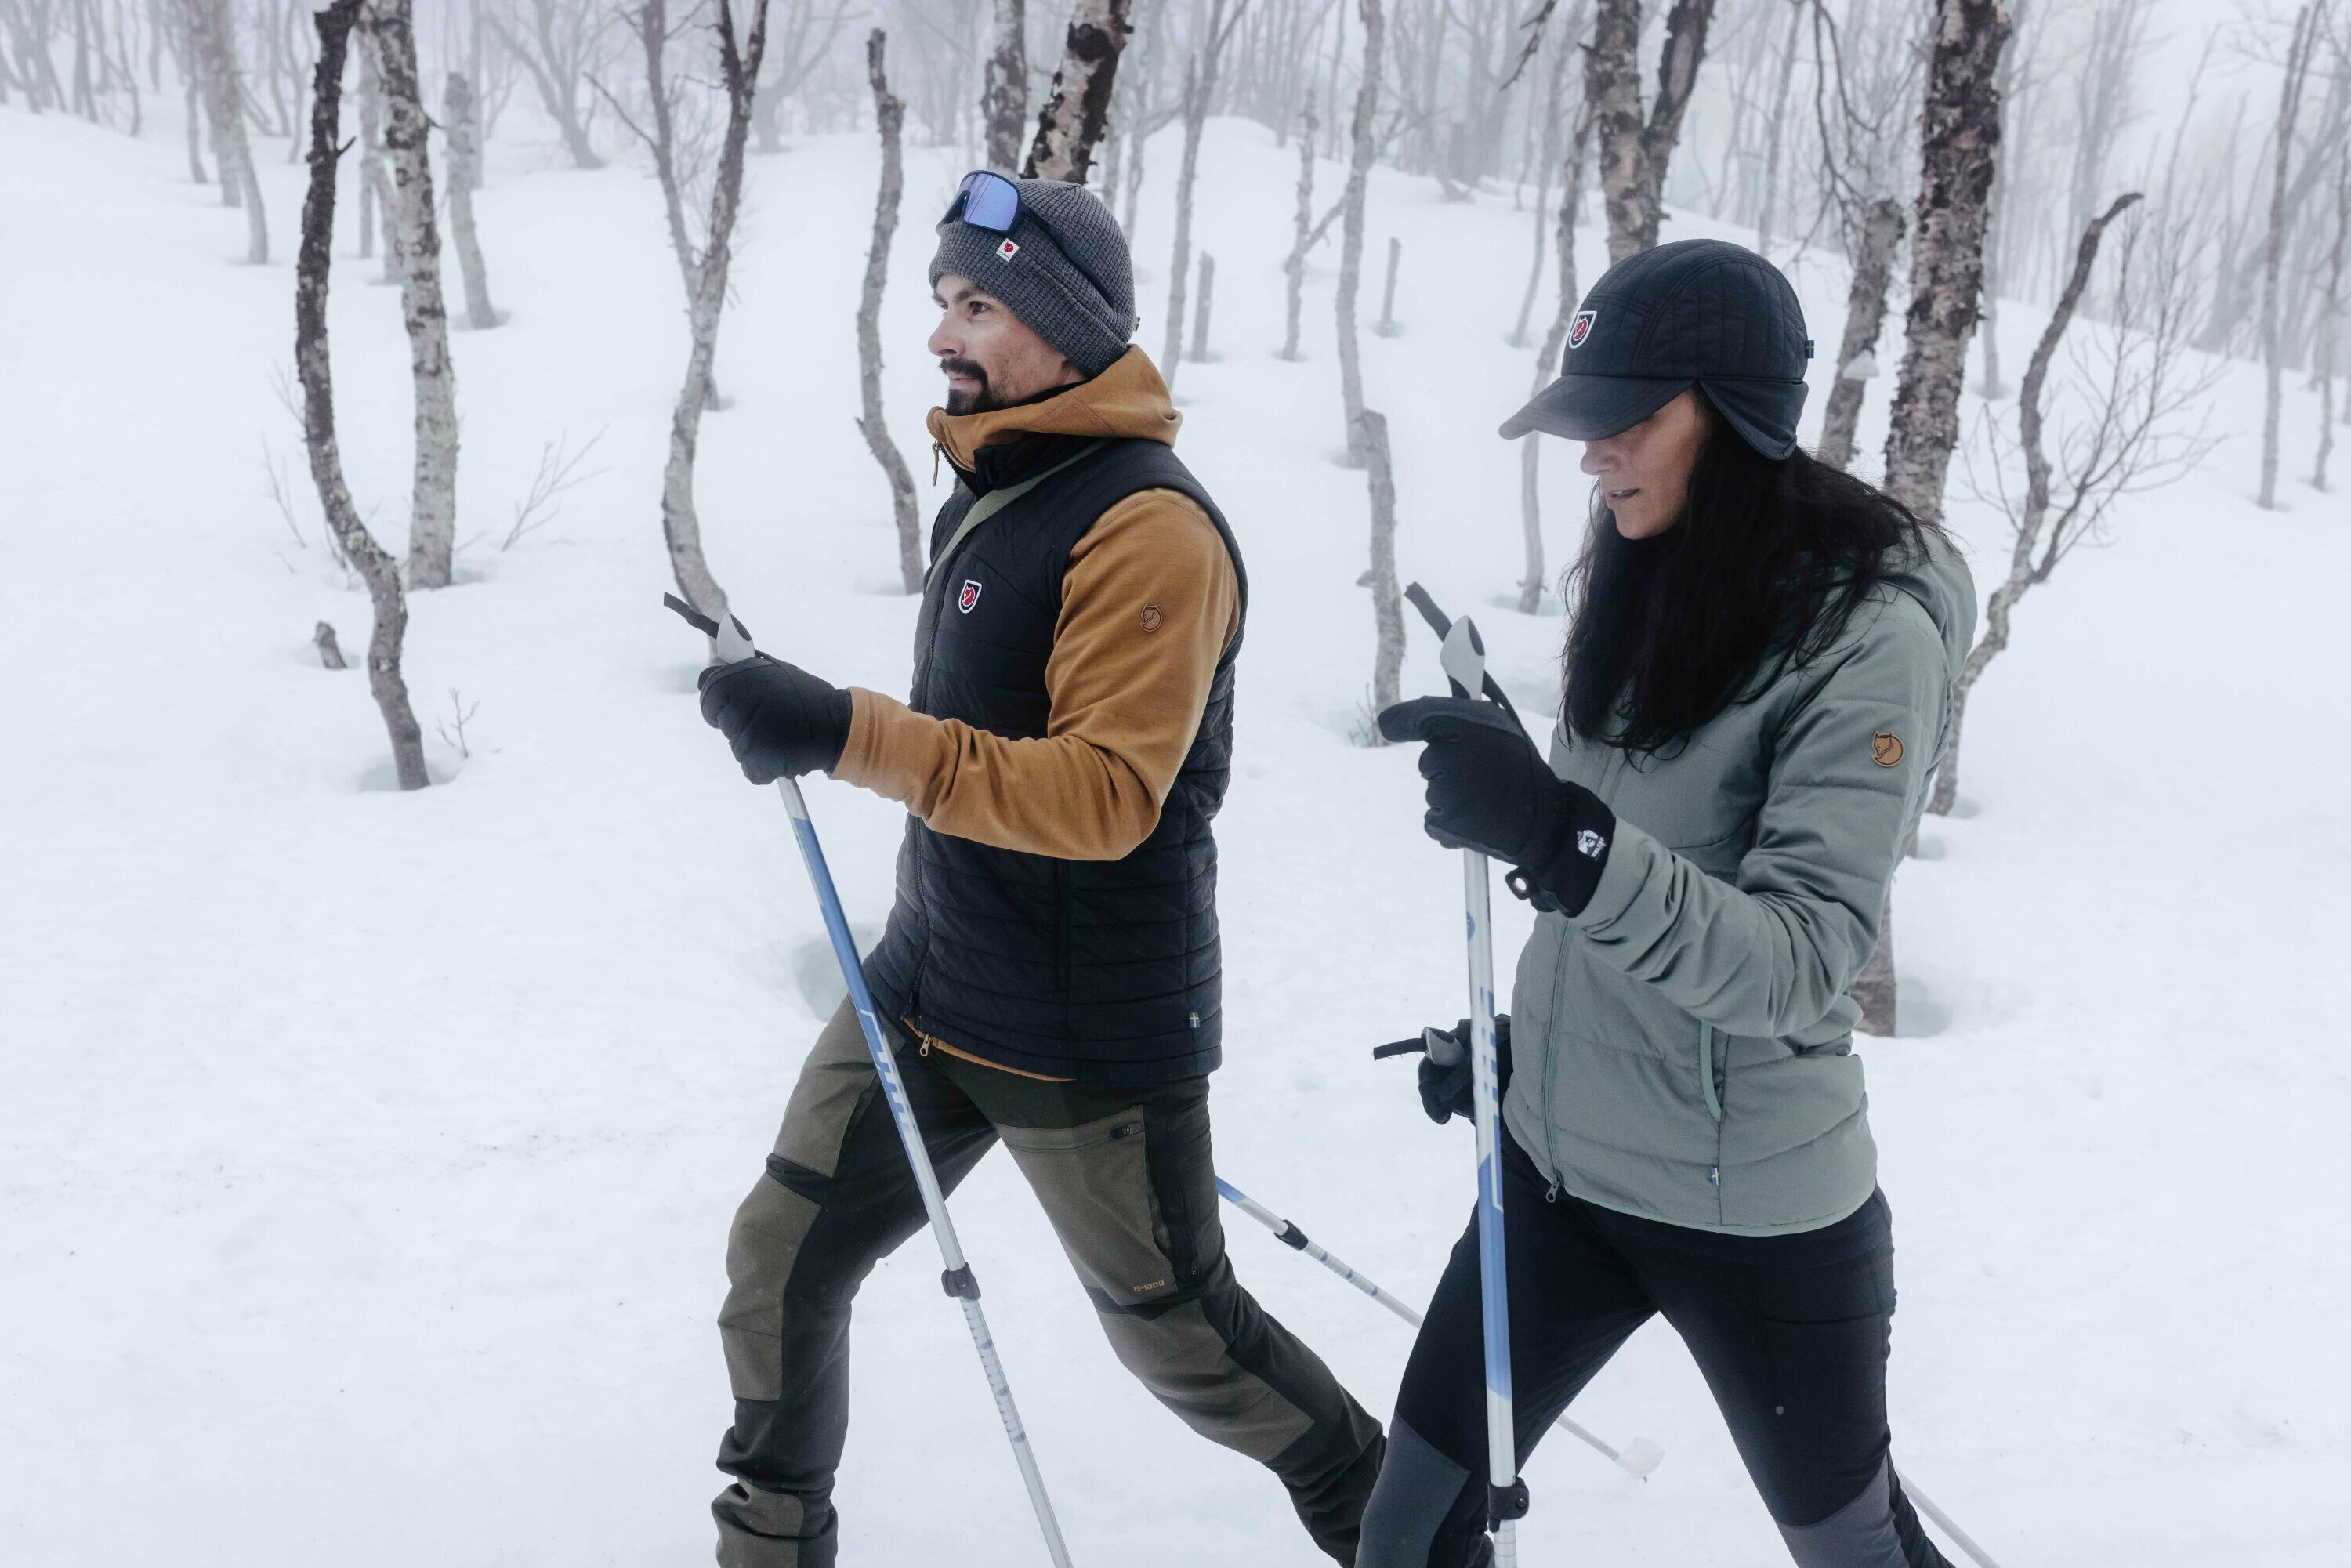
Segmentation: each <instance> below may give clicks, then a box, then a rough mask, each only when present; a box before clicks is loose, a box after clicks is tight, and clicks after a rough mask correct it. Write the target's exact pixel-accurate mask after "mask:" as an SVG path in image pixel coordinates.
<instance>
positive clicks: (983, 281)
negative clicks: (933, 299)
mask: <svg viewBox="0 0 2351 1568" xmlns="http://www.w3.org/2000/svg"><path fill="white" fill-rule="evenodd" d="M1012 183H1013V184H1014V185H1015V186H1016V187H1017V188H1018V189H1019V192H1020V213H1019V216H1018V217H1016V218H1015V219H1014V220H1013V223H1012V230H1011V232H1010V233H1009V234H998V233H997V232H996V231H995V230H993V229H983V228H975V227H974V226H973V225H970V224H967V223H965V222H964V221H963V220H962V219H961V218H959V217H957V218H949V219H948V220H946V222H945V223H942V224H940V225H939V229H938V232H939V249H938V254H937V255H936V256H932V257H931V282H932V284H933V285H934V286H936V284H937V283H938V281H939V277H940V275H941V274H943V273H948V272H954V273H960V274H962V275H963V276H964V277H968V278H970V279H971V280H972V281H973V282H974V283H977V284H978V285H979V286H980V287H982V288H984V289H986V290H987V292H988V293H990V294H993V295H994V296H996V298H998V299H1001V300H1002V301H1004V303H1005V304H1006V305H1007V306H1008V307H1010V308H1011V310H1012V313H1013V314H1014V315H1015V316H1018V317H1019V318H1020V319H1021V320H1023V321H1025V322H1027V323H1028V324H1029V329H1031V330H1033V331H1034V332H1035V333H1036V334H1037V335H1038V336H1039V337H1040V338H1042V339H1044V340H1045V341H1047V342H1048V343H1050V344H1051V345H1052V346H1053V348H1054V350H1055V351H1057V352H1058V353H1060V354H1061V357H1062V358H1063V359H1065V360H1067V361H1070V363H1071V364H1073V365H1075V366H1077V367H1078V369H1080V370H1081V371H1085V373H1086V374H1088V375H1089V376H1098V375H1100V374H1102V371H1106V370H1108V369H1110V367H1111V365H1112V363H1113V361H1116V360H1117V358H1118V357H1119V356H1120V355H1121V354H1123V353H1125V352H1126V343H1127V340H1128V339H1129V338H1131V337H1133V336H1134V328H1135V319H1134V263H1133V262H1131V261H1130V260H1129V259H1128V258H1127V254H1126V236H1125V235H1122V234H1120V233H1119V232H1118V222H1117V220H1116V219H1114V218H1113V217H1112V216H1111V215H1110V209H1109V208H1108V207H1106V206H1104V205H1102V202H1101V200H1100V199H1099V198H1097V197H1096V196H1095V195H1094V193H1092V191H1089V190H1087V189H1086V188H1085V187H1084V186H1083V185H1073V184H1071V183H1069V182H1068V181H1066V180H1015V181H1013V182H1012Z"/></svg>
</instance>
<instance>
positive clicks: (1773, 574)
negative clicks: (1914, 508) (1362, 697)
mask: <svg viewBox="0 0 2351 1568" xmlns="http://www.w3.org/2000/svg"><path fill="white" fill-rule="evenodd" d="M1569 343H1570V346H1569V348H1568V350H1567V352H1566V356H1565V360H1564V362H1563V364H1562V372H1561V376H1560V379H1559V380H1558V381H1557V382H1553V383H1552V385H1551V386H1550V387H1548V388H1546V389H1544V391H1543V392H1541V394H1539V395H1538V396H1537V397H1536V398H1535V400H1534V401H1533V402H1531V403H1529V404H1528V405H1527V407H1526V408H1525V409H1523V410H1521V411H1520V413H1518V414H1517V415H1516V416H1515V417H1514V418H1512V420H1511V421H1510V423H1508V424H1505V425H1504V426H1503V427H1502V434H1504V435H1506V436H1516V435H1520V434H1525V433H1526V432H1528V431H1530V430H1540V431H1545V432H1549V433H1551V434H1556V435H1564V436H1567V437H1569V438H1570V439H1572V440H1577V441H1582V442H1584V443H1586V446H1585V453H1584V458H1583V469H1584V472H1586V473H1588V474H1590V475H1592V476H1593V478H1594V481H1595V494H1594V497H1593V520H1592V528H1591V532H1590V535H1589V537H1588V538H1587V541H1586V543H1585V546H1584V549H1583V558H1582V559H1581V560H1580V561H1579V562H1578V563H1577V565H1576V567H1575V570H1574V571H1573V574H1572V576H1571V580H1572V582H1573V587H1574V603H1573V620H1572V622H1571V623H1570V630H1569V633H1568V639H1567V651H1566V660H1565V664H1566V671H1565V701H1564V703H1563V704H1562V712H1561V715H1560V722H1559V725H1558V727H1557V730H1556V731H1555V733H1554V734H1553V735H1552V741H1551V758H1550V761H1549V764H1548V765H1546V764H1545V762H1544V759H1543V758H1542V757H1541V755H1540V754H1538V753H1537V751H1536V750H1535V748H1534V747H1533V745H1532V744H1531V742H1530V741H1529V740H1528V739H1527V738H1526V737H1525V736H1524V735H1523V734H1522V733H1521V732H1520V730H1519V729H1518V728H1517V727H1516V726H1515V725H1513V724H1511V723H1510V722H1509V721H1508V720H1507V719H1503V718H1501V716H1500V710H1499V709H1498V708H1495V707H1494V706H1491V705H1489V704H1483V703H1469V702H1465V701H1462V700H1459V699H1447V698H1430V699H1424V700H1421V701H1416V702H1408V703H1405V704H1402V705H1400V706H1396V707H1394V708H1390V709H1389V710H1387V712H1385V713H1384V714H1382V715H1381V716H1380V725H1381V729H1382V731H1383V733H1384V734H1385V735H1386V736H1387V737H1388V738H1390V739H1392V740H1416V741H1420V742H1423V743H1425V745H1426V749H1425V750H1424V751H1423V752H1422V754H1421V758H1420V770H1421V773H1422V774H1423V776H1424V777H1425V778H1426V782H1427V798H1428V815H1427V823H1426V825H1427V830H1428V832H1429V834H1430V836H1431V837H1433V838H1435V839H1436V840H1437V841H1438V842H1439V843H1442V844H1446V845H1449V846H1467V847H1469V848H1472V849H1477V850H1481V851H1483V852H1485V853H1487V854H1489V855H1492V856H1494V857H1496V858H1498V859H1499V860H1500V861H1502V862H1504V863H1505V864H1507V865H1509V866H1511V867H1514V868H1515V869H1516V870H1517V872H1518V873H1520V874H1519V876H1517V877H1514V878H1513V879H1512V880H1513V882H1514V883H1518V884H1523V885H1524V886H1525V888H1526V892H1527V896H1529V897H1531V899H1532V900H1533V901H1534V902H1535V903H1536V904H1538V905H1539V907H1540V908H1541V910H1542V911H1543V913H1542V915H1541V918H1540V919H1539V921H1538V922H1537V925H1536V927H1535V933H1534V936H1532V938H1531V940H1530V941H1529V942H1528V944H1527V947H1526V950H1525V952H1524V953H1523V954H1522V955H1521V956H1520V960H1519V968H1518V977H1517V984H1516V988H1515V994H1514V1004H1515V1005H1514V1007H1513V1009H1512V1012H1511V1014H1510V1020H1506V1022H1509V1021H1512V1020H1514V1024H1515V1027H1511V1028H1509V1029H1508V1031H1507V1035H1506V1040H1507V1042H1508V1044H1509V1045H1510V1047H1511V1050H1510V1053H1509V1054H1507V1055H1506V1056H1505V1057H1504V1059H1503V1060H1504V1061H1505V1063H1506V1066H1505V1069H1504V1071H1505V1072H1506V1074H1509V1077H1508V1081H1507V1083H1506V1088H1505V1093H1504V1105H1503V1127H1504V1134H1505V1136H1504V1145H1505V1146H1504V1148H1503V1151H1502V1171H1503V1180H1504V1184H1505V1196H1504V1200H1503V1208H1504V1215H1505V1221H1506V1231H1507V1238H1508V1239H1507V1257H1508V1262H1509V1278H1510V1355H1511V1361H1512V1375H1513V1381H1514V1384H1515V1389H1516V1396H1517V1408H1516V1416H1517V1423H1518V1443H1519V1453H1520V1458H1521V1459H1523V1458H1524V1457H1525V1455H1526V1454H1527V1452H1528V1451H1529V1450H1530V1449H1531V1448H1532V1447H1533V1445H1534V1442H1535V1440H1536V1438H1537V1437H1540V1436H1541V1434H1542V1433H1543V1432H1544V1431H1545V1430H1546V1429H1548V1428H1549V1427H1550V1426H1551V1424H1552V1421H1553V1420H1554V1419H1555V1418H1556V1417H1557V1416H1559V1415H1560V1413H1561V1412H1562V1410H1564V1409H1565V1408H1566V1406H1567V1404H1568V1402H1569V1401H1570V1400H1571V1399H1573V1397H1574V1396H1575V1395H1576V1393H1577V1391H1578V1390H1580V1389H1581V1388H1582V1387H1583V1385H1584V1384H1585V1383H1586V1382H1588V1381H1589V1380H1590V1379H1591V1377H1592V1375H1593V1374H1594V1373H1596V1372H1597V1371H1599V1369H1600V1367H1601V1366H1602V1364H1604V1363H1605V1362H1606V1361H1607V1359H1608V1357H1609V1356H1610V1355H1611V1354H1614V1351H1615V1349H1616V1347H1617V1346H1618V1345H1620V1344H1622V1343H1624V1342H1625V1339H1626V1337H1627V1336H1629V1335H1630V1334H1631V1333H1633V1331H1634V1330H1635V1329H1636V1328H1638V1327H1639V1326H1640V1325H1641V1324H1642V1323H1643V1322H1646V1320H1647V1319H1648V1317H1649V1316H1650V1314H1652V1313H1654V1312H1662V1313H1663V1314H1664V1315H1665V1317H1666V1320H1667V1322H1669V1323H1671V1324H1672V1325H1673V1327H1674V1328H1675V1330H1676V1331H1677V1333H1680V1335H1681V1336H1682V1339H1683V1341H1684V1343H1687V1345H1688V1347H1689V1349H1690V1352H1691V1354H1692V1355H1693V1356H1695V1357H1696V1359H1697V1361H1698V1366H1699V1369H1700V1370H1701V1371H1702V1372H1703V1373H1704V1374H1705V1376H1706V1379H1707V1382H1708V1385H1709V1387H1711V1389H1712V1390H1713V1392H1714V1396H1715V1400H1716V1403H1717V1404H1718V1405H1719V1406H1720V1407H1721V1409H1722V1412H1723V1416H1724V1417H1725V1419H1726V1420H1727V1421H1728V1422H1729V1426H1730V1429H1731V1435H1732V1437H1734V1439H1735V1440H1736V1441H1737V1443H1738V1447H1739V1451H1740V1457H1741V1458H1743V1459H1744V1460H1745V1461H1746V1464H1747V1468H1748V1472H1749V1474H1750V1476H1751V1477H1752V1479H1753V1480H1754V1482H1755V1485H1756V1488H1757V1490H1759V1491H1761V1494H1762V1497H1763V1500H1764V1502H1765V1504H1766V1505H1767V1507H1768V1508H1769V1509H1770V1511H1771V1517H1772V1519H1773V1520H1774V1521H1776V1522H1777V1523H1778V1525H1779V1527H1780V1531H1781V1534H1782V1537H1783V1538H1784V1540H1785V1542H1786V1544H1787V1548H1788V1551H1789V1552H1790V1554H1791V1555H1792V1557H1793V1558H1794V1559H1795V1561H1796V1562H1797V1563H1799V1564H1802V1565H1803V1568H1922V1565H1926V1564H1940V1563H1943V1561H1944V1559H1943V1558H1942V1556H1941V1555H1940V1554H1939V1553H1938V1552H1937V1551H1936V1549H1935V1548H1934V1546H1933V1545H1932V1544H1931V1543H1930V1542H1928V1540H1927V1538H1926V1536H1925V1535H1924V1534H1923V1533H1922V1532H1921V1531H1920V1530H1919V1527H1918V1522H1917V1516H1916V1515H1915V1513H1914V1512H1913V1511H1912V1510H1911V1508H1910V1506H1909V1504H1908V1502H1907V1500H1905V1499H1904V1497H1903V1495H1902V1490H1901V1486H1900V1484H1899V1482H1898V1481H1897V1480H1896V1477H1895V1473H1894V1470H1893V1469H1892V1467H1891V1465H1890V1464H1889V1462H1888V1459H1887V1450H1888V1446H1889V1437H1888V1433H1887V1429H1886V1352H1887V1345H1888V1328H1889V1325H1890V1322H1891V1320H1892V1317H1893V1312H1894V1273H1893V1255H1894V1249H1893V1241H1892V1232H1891V1224H1890V1220H1889V1218H1888V1215H1887V1210H1886V1199H1885V1197H1883V1196H1882V1195H1881V1194H1880V1193H1879V1192H1878V1191H1877V1183H1876V1150H1875V1147H1874V1145H1872V1144H1871V1141H1870V1134H1869V1124H1868V1120H1867V1116H1866V1113H1865V1099H1864V1096H1863V1092H1862V1072H1861V1063H1860V1061H1858V1060H1857V1059H1856V1058H1855V1056H1854V1054H1853V1039H1852V1031H1853V1028H1854V1025H1855V1023H1856V1022H1857V1021H1858V1020H1859V1018H1860V1009H1859V1008H1858V1007H1857V1006H1856V1005H1855V1002H1854V1001H1853V999H1852V998H1851V997H1849V996H1848V995H1847V994H1846V988H1848V987H1849V986H1850V985H1851V984H1852V983H1853V980H1854V977H1855V975H1857V974H1858V973H1859V972H1860V970H1861V967H1862V962H1863V960H1864V959H1865V958H1866V957H1867V956H1868V955H1869V952H1870V950H1871V948H1872V946H1874V945H1875V943H1876V937H1877V932H1878V924H1879V920H1880V918H1881V912H1882V910H1883V909H1884V907H1885V895H1886V883H1887V882H1888V881H1889V880H1890V879H1891V878H1892V876H1893V874H1894V868H1895V865H1896V862H1898V860H1899V859H1900V857H1901V853H1902V846H1903V844H1904V842H1905V841H1906V840H1907V838H1908V837H1909V835H1910V833H1911V831H1912V830H1913V829H1914V827H1915V826H1916V824H1917V818H1918V813H1919V810H1920V808H1921V806H1922V805H1923V803H1924V801H1925V799H1926V794H1927V789H1928V781H1929V780H1930V779H1932V778H1933V776H1934V768H1935V764H1936V762H1937V760H1938V758H1939V756H1940V754H1941V751H1942V747H1943V744H1944V735H1945V727H1946V724H1947V722H1948V718H1949V694H1950V683H1951V677H1952V674H1953V673H1954V672H1955V671H1956V669H1957V668H1958V665H1959V660H1960V658H1961V657H1962V656H1963V655H1964V653H1965V652H1966V650H1967V647H1968V643H1969V639H1970V634H1971V631H1972V627H1973V623H1974V618H1975V602H1976V601H1975V588H1974V584H1973V582H1972V581H1971V580H1970V578H1969V576H1968V572H1967V569H1966V568H1965V567H1964V566H1963V565H1962V564H1961V563H1960V562H1959V559H1958V557H1957V555H1956V554H1955V552H1954V551H1953V549H1951V546H1950V544H1949V541H1948V540H1947V539H1946V538H1945V537H1944V536H1943V534H1942V533H1941V531H1940V530H1939V529H1938V528H1934V527H1933V526H1931V525H1928V524H1925V523H1922V522H1920V521H1919V520H1918V519H1917V518H1916V517H1913V516H1911V515H1910V513H1908V512H1907V511H1906V510H1905V509H1904V508H1903V507H1901V506H1900V505H1899V504H1897V503H1896V502H1895V501H1894V500H1892V499H1891V498H1890V497H1886V496H1885V495H1884V494H1882V493H1881V492H1879V491H1877V490H1876V489H1873V488H1872V487H1870V486H1868V485H1865V484H1864V483H1862V482H1861V481H1860V480H1857V479H1854V478H1851V477H1849V476H1846V475H1844V474H1843V473H1840V472H1838V471H1836V470H1834V469H1832V468H1829V467H1827V466H1826V465H1823V464H1821V463H1819V462H1818V461H1816V460H1815V459H1813V457H1812V456H1811V455H1809V454H1806V453H1803V452H1801V451H1799V450H1797V447H1796V442H1795V423H1796V416H1797V414H1798V413H1799V412H1800V411H1801V410H1802V406H1803V397H1804V384H1803V371H1804V361H1805V360H1806V359H1807V358H1808V357H1809V356H1810V352H1811V344H1810V343H1809V342H1808V341H1807V340H1805V337H1804V327H1803V317H1802V311H1801V309H1800V308H1799V307H1798V305H1797V303H1796V298H1795V294H1794V291H1793V290H1792V289H1791V288H1790V287H1789V286H1788V283H1787V280H1786V279H1785V278H1783V277H1781V275H1780V274H1779V273H1778V272H1777V271H1776V270H1774V269H1773V268H1772V267H1771V264H1770V263H1769V262H1767V261H1765V260H1764V259H1763V258H1762V257H1761V256H1756V255H1755V254H1753V253H1752V252H1750V251H1746V250H1742V249H1740V247H1738V246H1732V245H1727V244H1723V243H1721V242H1719V241H1711V240H1698V241H1685V242H1682V243H1678V244H1675V245H1669V246H1661V247H1659V248H1657V249H1656V250H1651V251H1648V252H1646V253H1644V254H1642V255H1639V256H1632V257H1629V258H1627V259H1626V260H1625V261H1623V262H1620V263H1618V264H1617V265H1616V266H1615V267H1612V268H1610V269H1609V271H1608V274H1607V275H1606V276H1605V277H1603V278H1602V279H1601V280H1600V282H1599V284H1598V285H1597V286H1596V287H1594V288H1593V291H1592V293H1591V295H1590V296H1589V297H1588V298H1586V299H1585V300H1584V302H1583V309H1582V310H1581V311H1579V312H1578V313H1577V316H1576V318H1575V322H1574V327H1573V330H1572V331H1571V332H1570V334H1569ZM1512 1061H1515V1067H1516V1071H1515V1073H1514V1074H1512V1073H1510V1067H1509V1065H1507V1064H1509V1063H1510V1062H1512ZM1421 1071H1422V1079H1423V1083H1422V1090H1423V1098H1424V1099H1425V1100H1426V1102H1427V1103H1428V1105H1429V1110H1430V1113H1431V1114H1432V1115H1434V1116H1436V1117H1437V1119H1438V1120H1440V1121H1442V1120H1443V1119H1445V1117H1446V1116H1447V1115H1448V1114H1453V1113H1459V1114H1464V1115H1466V1114H1468V1108H1469V1106H1468V1083H1467V1077H1468V1072H1467V1068H1466V1066H1464V1067H1461V1068H1458V1069H1455V1070H1453V1071H1449V1072H1448V1071H1440V1070H1438V1069H1437V1067H1436V1066H1435V1065H1434V1064H1433V1063H1424V1065H1423V1067H1422V1070H1421ZM1480 1355H1481V1352H1480V1330H1479V1291H1478V1239H1477V1231H1476V1227H1475V1226H1474V1224H1473V1225H1472V1226H1471V1228H1469V1229H1468V1231H1466V1232H1465V1233H1464V1234H1463V1236H1462V1238H1461V1240H1460V1241H1459V1242H1458V1244H1457V1245H1456V1247H1455V1248H1454V1250H1453V1255H1452V1259H1451V1260H1450V1262H1449V1263H1448V1264H1447V1268H1446V1270H1445V1274H1444V1278H1443V1280H1442V1281H1440V1282H1439V1284H1438V1286H1437V1294H1436V1298H1435V1300H1434V1301H1432V1302H1431V1304H1430V1306H1429V1311H1428V1321H1427V1323H1426V1326H1425V1327H1424V1328H1423V1329H1422V1331H1421V1334H1420V1338H1419V1341H1418V1343H1416V1345H1415V1346H1414V1349H1413V1354H1412V1360H1411V1363H1410V1364H1409V1366H1408V1367H1407V1369H1406V1371H1405V1379H1404V1386H1403V1389H1402V1391H1401V1393H1400V1394H1399V1396H1398V1397H1397V1404H1396V1416H1395V1424H1394V1427H1393V1428H1392V1431H1391V1435H1390V1446H1389V1449H1388V1456H1387V1460H1386V1463H1385V1466H1384V1469H1382V1471H1381V1475H1380V1479H1379V1483H1378V1486H1377V1488H1376V1490H1374V1495H1373V1500H1372V1503H1371V1506H1370V1511H1369V1512H1368V1513H1367V1515H1366V1516H1365V1519H1364V1546H1363V1551H1362V1553H1361V1555H1359V1556H1358V1558H1357V1563H1358V1564H1359V1568H1458V1565H1460V1564H1465V1563H1482V1562H1485V1561H1486V1560H1487V1553H1488V1550H1489V1549H1488V1546H1487V1544H1486V1542H1485V1541H1484V1538H1483V1531H1484V1528H1485V1523H1486V1520H1485V1513H1486V1484H1485V1476H1486V1454H1485V1425H1484V1388H1483V1379H1482V1375H1481V1364H1480Z"/></svg>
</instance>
